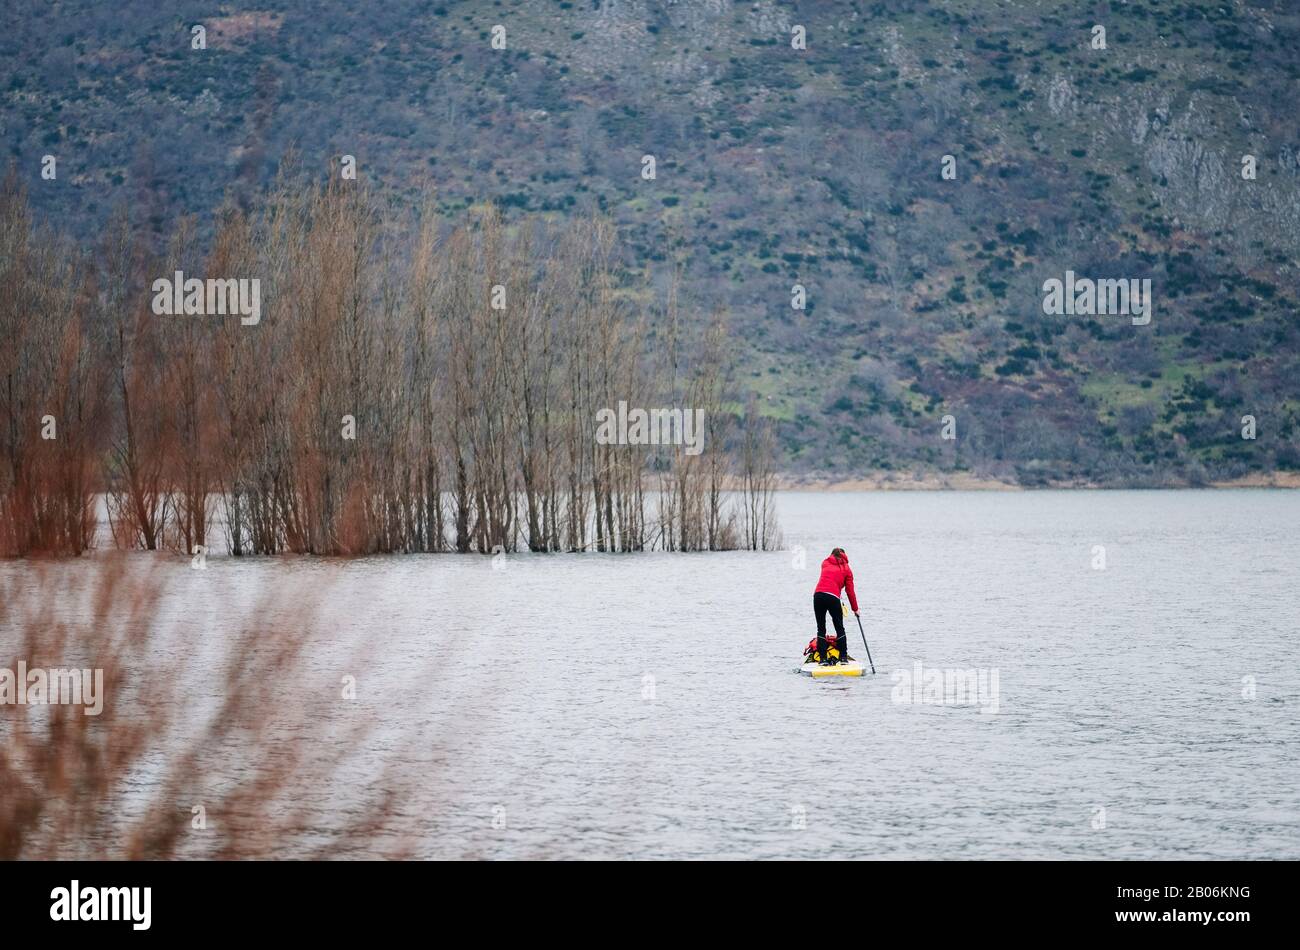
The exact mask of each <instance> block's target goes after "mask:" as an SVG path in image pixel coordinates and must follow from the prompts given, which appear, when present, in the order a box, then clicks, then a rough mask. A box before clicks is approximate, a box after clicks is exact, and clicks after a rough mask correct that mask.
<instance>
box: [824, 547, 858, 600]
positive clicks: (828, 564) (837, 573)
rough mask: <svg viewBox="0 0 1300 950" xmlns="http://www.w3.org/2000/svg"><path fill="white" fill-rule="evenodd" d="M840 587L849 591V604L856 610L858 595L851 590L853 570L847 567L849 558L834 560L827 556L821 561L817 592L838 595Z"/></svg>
mask: <svg viewBox="0 0 1300 950" xmlns="http://www.w3.org/2000/svg"><path fill="white" fill-rule="evenodd" d="M840 588H844V590H846V591H848V593H849V606H850V607H852V608H853V612H854V613H857V612H858V595H857V594H856V593H854V591H853V571H852V570H850V569H849V559H848V558H844V559H842V560H838V561H837V560H836V559H835V558H833V557H828V558H827V559H826V560H824V561H822V576H821V577H820V578H819V579H818V581H817V590H816V591H814V593H818V594H834V595H835V596H836V597H838V596H840Z"/></svg>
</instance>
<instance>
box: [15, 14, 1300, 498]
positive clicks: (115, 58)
mask: <svg viewBox="0 0 1300 950" xmlns="http://www.w3.org/2000/svg"><path fill="white" fill-rule="evenodd" d="M1085 8H1086V9H1087V12H1086V13H1085V12H1084V10H1085ZM6 12H7V17H6V20H7V27H8V28H7V29H6V31H5V32H4V34H3V36H0V147H3V150H4V155H5V159H6V161H8V160H12V161H14V162H15V163H16V164H17V167H18V169H19V172H20V175H21V176H22V178H23V180H24V182H25V183H26V185H27V188H28V191H29V194H30V200H31V204H32V207H33V209H34V211H35V214H36V216H37V219H38V220H39V221H41V222H43V223H47V224H49V225H51V226H52V227H54V228H56V229H58V230H63V231H67V232H70V233H72V234H75V235H77V236H78V237H79V238H80V239H82V240H83V241H92V240H95V239H96V236H97V235H98V234H99V232H100V229H101V228H102V227H103V226H104V224H105V222H106V221H107V220H108V219H109V216H110V214H111V213H112V211H113V209H114V208H115V207H116V206H118V205H119V204H122V203H126V205H127V206H128V207H129V209H130V213H131V214H132V216H133V217H134V218H135V220H136V221H137V222H139V223H141V224H142V225H144V226H145V227H147V228H150V229H152V231H153V232H154V234H155V236H156V240H157V242H158V243H159V244H160V245H161V244H162V243H163V242H164V241H165V240H166V237H167V235H168V233H169V232H170V229H171V227H172V226H173V222H174V220H175V218H176V216H177V215H178V214H180V213H191V214H196V215H199V216H200V220H201V223H202V225H203V226H204V227H206V226H207V225H209V224H210V222H211V220H212V219H211V215H212V213H213V211H214V210H215V209H216V208H218V207H219V206H220V204H221V203H222V201H223V200H224V199H226V198H227V197H228V196H229V197H230V198H232V199H233V200H235V201H248V200H249V199H250V196H251V195H253V194H254V193H255V192H257V191H258V190H260V189H261V188H263V187H264V186H265V185H266V184H267V183H268V182H270V181H271V180H272V179H273V178H274V176H275V174H276V171H277V168H278V167H279V165H280V163H281V161H282V160H283V159H284V157H285V156H286V155H288V154H290V153H291V152H296V153H297V155H298V157H299V161H301V162H302V164H304V165H305V166H307V167H310V168H314V169H319V172H320V174H321V175H324V174H326V173H327V172H328V171H330V170H331V169H332V168H336V167H337V162H338V157H339V156H340V155H344V154H347V155H354V156H355V157H356V159H357V164H358V169H359V174H360V176H361V177H364V178H365V179H367V180H368V181H369V182H371V183H372V184H374V185H376V186H378V187H379V189H380V193H381V194H382V195H383V196H384V199H385V201H387V202H388V203H390V204H391V205H392V206H401V205H402V204H403V203H406V202H412V201H415V200H416V199H417V197H418V195H419V194H420V191H421V189H422V188H423V187H424V186H425V185H432V186H433V187H434V188H435V189H436V193H437V195H438V199H439V202H440V207H441V210H442V212H443V213H444V214H445V215H446V216H447V217H448V218H449V219H452V220H454V219H456V218H457V217H458V216H459V215H462V214H463V213H464V212H465V210H466V209H468V208H469V207H470V206H471V205H473V204H475V203H477V202H480V201H483V200H485V199H492V200H494V201H495V202H496V203H498V204H499V206H500V207H501V208H502V209H503V211H504V213H505V214H506V216H507V219H509V218H511V217H512V216H519V215H522V214H524V213H540V214H543V215H549V216H554V217H566V216H568V215H570V214H574V213H578V212H584V211H588V210H593V209H598V210H601V211H603V212H605V213H606V214H608V215H609V216H610V217H611V218H612V220H613V221H614V222H615V224H616V225H617V226H618V229H619V234H620V241H621V253H622V255H623V257H624V261H625V264H626V265H627V266H628V267H629V268H630V269H636V270H645V271H648V273H649V275H650V277H651V280H652V283H653V285H654V286H657V287H658V288H660V289H661V290H662V289H664V288H666V287H667V285H668V283H669V281H670V279H671V272H672V269H673V267H674V266H680V267H681V269H682V290H681V294H682V296H683V298H686V299H689V300H691V301H692V302H693V303H694V304H695V305H696V307H697V308H698V310H699V312H708V311H709V310H710V309H712V308H714V307H717V306H722V307H725V308H726V309H727V311H728V313H729V315H730V316H729V332H730V335H731V355H732V356H733V358H734V360H735V363H736V368H735V373H736V377H735V379H736V383H737V384H738V387H739V388H743V389H747V390H751V391H755V392H757V393H758V394H759V395H760V397H761V405H762V408H763V412H764V413H765V414H767V415H769V416H770V417H772V418H774V419H777V420H779V422H780V427H779V435H780V442H781V446H782V453H783V467H784V468H785V469H787V470H788V471H790V472H794V473H811V474H819V475H827V476H840V477H849V476H855V477H856V476H861V475H862V474H864V473H866V472H879V471H913V470H925V471H930V472H934V471H952V470H961V471H971V472H975V473H978V474H981V475H991V476H996V477H1001V478H1004V479H1009V480H1014V481H1017V482H1019V483H1021V484H1026V485H1042V484H1051V483H1066V482H1074V481H1078V482H1089V483H1098V484H1108V485H1121V484H1137V485H1173V484H1201V483H1203V482H1205V481H1208V480H1220V479H1232V478H1242V477H1246V476H1251V475H1258V474H1260V473H1272V472H1278V471H1287V470H1290V471H1294V470H1300V320H1297V300H1298V299H1300V281H1298V280H1297V270H1296V255H1297V252H1298V251H1300V131H1298V130H1297V126H1296V123H1295V103H1296V101H1297V98H1298V94H1300V12H1297V11H1296V9H1295V7H1294V5H1293V4H1291V3H1290V2H1287V0H1276V2H1254V3H1247V2H1234V0H1213V2H1200V0H1195V2H1194V0H1184V2H1173V0H1164V2H1156V0H1134V2H1130V3H1112V4H1107V3H1094V4H1086V5H1085V4H1074V3H1058V2H1052V0H1018V2H1012V3H998V4H992V3H989V2H987V0H969V2H966V0H952V2H946V3H938V2H935V3H921V2H906V0H891V2H887V3H886V2H880V3H797V4H784V3H773V2H768V0H759V2H744V3H736V2H732V0H698V2H680V3H654V2H637V0H588V2H578V0H574V2H568V0H564V2H542V0H534V2H521V3H508V2H494V3H488V2H467V3H455V2H449V0H441V2H413V0H395V2H385V3H382V4H373V5H361V6H351V5H343V4H331V3H325V4H322V3H307V2H305V0H287V2H272V0H265V2H258V3H256V4H253V5H245V4H238V3H227V4H223V5H221V6H219V7H215V6H214V5H212V4H207V3H197V2H190V0H178V2H175V3H169V4H165V5H164V4H156V3H143V2H136V0H129V2H119V3H113V4H103V3H97V2H93V0H66V2H60V3H55V4H49V3H46V2H36V0H11V2H9V3H7V4H6ZM195 24H203V25H204V27H205V29H206V43H207V48H206V49H202V50H195V49H192V48H191V27H192V26H194V25H195ZM497 25H501V26H504V28H505V34H504V35H505V49H494V48H493V46H492V39H493V32H492V31H493V27H494V26H497ZM1096 25H1101V26H1103V27H1104V28H1105V31H1106V32H1105V48H1104V49H1100V48H1094V46H1095V40H1094V36H1095V33H1094V26H1096ZM796 26H802V27H804V28H805V30H806V39H807V48H806V49H793V48H791V36H792V28H793V27H796ZM45 155H53V156H55V157H56V159H57V178H56V179H54V180H52V181H51V180H44V179H43V178H42V176H41V169H42V157H43V156H45ZM647 155H649V156H653V157H654V159H655V163H654V164H655V175H654V178H653V180H647V179H646V178H645V177H643V174H642V171H643V167H644V166H643V156H647ZM945 156H950V157H951V161H950V162H949V163H947V168H948V169H949V170H950V171H951V173H952V175H951V176H950V177H945V175H944V174H943V170H944V168H945V160H944V159H945ZM1243 156H1252V157H1253V160H1254V166H1255V170H1256V173H1255V177H1254V178H1253V179H1251V178H1245V177H1243V167H1244V166H1243ZM1067 272H1072V273H1074V274H1076V275H1078V276H1079V277H1086V278H1092V279H1102V278H1115V279H1123V280H1126V281H1128V280H1136V281H1142V280H1150V281H1151V287H1152V297H1151V303H1152V307H1151V319H1150V321H1149V323H1146V324H1145V325H1139V324H1135V322H1134V321H1133V320H1131V319H1130V317H1129V316H1128V315H1126V314H1096V315H1087V314H1072V313H1062V314H1047V313H1045V312H1044V291H1043V286H1044V282H1045V281H1048V280H1051V279H1064V278H1065V276H1066V274H1067ZM796 284H798V285H801V286H802V287H803V288H805V289H806V295H807V303H806V308H805V309H803V310H796V309H793V308H792V306H791V300H792V287H793V286H794V285H796ZM648 345H650V346H653V345H654V338H653V336H652V337H651V339H650V340H649V341H648ZM945 416H951V417H952V419H951V423H952V429H953V432H954V434H955V436H956V438H955V439H951V440H949V439H944V438H942V436H941V432H942V430H943V427H944V417H945ZM1245 416H1251V417H1253V419H1254V420H1255V427H1256V437H1255V438H1254V439H1246V438H1243V437H1242V429H1243V421H1242V420H1243V417H1245Z"/></svg>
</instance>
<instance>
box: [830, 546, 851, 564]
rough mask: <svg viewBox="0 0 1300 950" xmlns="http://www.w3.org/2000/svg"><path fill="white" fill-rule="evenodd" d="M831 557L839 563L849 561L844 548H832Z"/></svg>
mask: <svg viewBox="0 0 1300 950" xmlns="http://www.w3.org/2000/svg"><path fill="white" fill-rule="evenodd" d="M831 557H833V558H835V560H837V561H847V560H848V558H847V557H846V556H845V554H844V549H843V548H831Z"/></svg>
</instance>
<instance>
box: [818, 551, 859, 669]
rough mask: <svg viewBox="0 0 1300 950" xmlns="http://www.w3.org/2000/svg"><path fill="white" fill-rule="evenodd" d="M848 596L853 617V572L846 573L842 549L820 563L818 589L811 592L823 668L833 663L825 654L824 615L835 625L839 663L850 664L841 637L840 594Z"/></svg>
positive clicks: (855, 597)
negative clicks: (829, 616)
mask: <svg viewBox="0 0 1300 950" xmlns="http://www.w3.org/2000/svg"><path fill="white" fill-rule="evenodd" d="M841 590H844V591H846V592H847V593H848V595H849V606H850V607H852V608H853V615H854V616H855V617H856V616H857V615H858V595H857V593H856V592H855V591H854V590H853V571H852V570H850V569H849V557H848V555H847V554H845V553H844V549H843V548H836V549H835V550H833V551H831V556H830V557H828V558H827V559H826V560H824V561H822V576H821V577H820V578H818V580H817V589H816V590H815V591H814V592H813V614H814V615H816V617H817V652H818V654H820V655H821V658H822V663H823V664H830V663H832V662H833V661H832V660H831V658H830V655H829V653H828V651H827V644H826V615H827V614H830V615H831V621H832V622H833V623H834V624H835V648H836V649H837V650H838V651H839V654H840V660H839V661H840V662H841V663H849V662H851V661H852V660H853V657H851V656H849V651H848V639H847V638H846V637H845V636H844V608H843V607H841V606H840V591H841Z"/></svg>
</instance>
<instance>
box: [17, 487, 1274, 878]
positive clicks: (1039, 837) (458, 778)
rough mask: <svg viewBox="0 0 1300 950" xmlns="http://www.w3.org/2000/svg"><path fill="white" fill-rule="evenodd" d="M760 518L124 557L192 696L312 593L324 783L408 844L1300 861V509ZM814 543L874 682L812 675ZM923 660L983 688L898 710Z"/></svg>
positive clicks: (1135, 504)
mask: <svg viewBox="0 0 1300 950" xmlns="http://www.w3.org/2000/svg"><path fill="white" fill-rule="evenodd" d="M779 507H780V515H781V521H782V527H783V530H784V533H785V537H786V541H787V550H785V551H782V552H773V553H740V552H736V553H724V554H644V555H596V554H582V555H547V556H534V555H526V554H523V555H517V556H509V557H506V558H504V559H498V560H496V561H494V560H493V559H491V558H487V557H473V556H454V555H447V556H405V557H381V558H367V559H361V560H356V561H349V562H340V561H328V560H320V559H295V558H292V557H286V558H282V559H260V558H259V559H242V560H237V559H230V558H212V559H211V560H210V561H209V562H208V568H207V570H206V571H192V570H190V569H189V567H188V562H187V561H186V560H184V559H180V558H174V557H165V556H153V555H138V556H133V560H134V561H136V562H137V563H142V564H155V563H157V564H161V565H162V569H163V570H164V571H165V572H167V579H166V582H165V586H164V590H165V597H164V600H163V604H162V607H161V618H160V619H161V620H162V621H163V623H164V625H165V626H169V627H175V628H176V629H177V630H182V629H183V630H184V633H183V634H181V633H177V634H176V636H184V637H185V641H184V646H183V648H182V647H179V646H178V647H174V648H173V649H175V651H176V652H177V654H178V655H182V656H185V655H189V656H190V657H192V661H191V662H189V664H188V666H187V670H188V674H187V675H189V676H190V677H191V678H192V683H193V688H194V689H195V690H196V691H198V692H199V693H203V692H204V691H205V689H209V690H210V689H211V686H210V684H209V685H208V687H205V685H204V670H205V669H206V667H205V666H204V663H203V662H202V660H201V659H200V658H201V656H202V655H203V652H204V650H205V649H207V648H208V647H210V645H211V644H212V643H214V642H224V641H226V640H228V639H229V638H230V637H232V636H233V635H234V633H235V629H234V628H235V627H236V626H238V625H239V624H244V623H247V622H249V617H250V615H251V612H252V611H253V610H254V605H255V604H257V603H258V602H259V599H260V598H262V597H263V596H264V595H266V594H267V593H268V592H270V591H274V590H277V589H289V588H291V587H292V586H294V585H295V584H299V583H301V582H302V581H303V580H304V578H306V579H308V580H310V581H312V589H313V590H316V591H317V593H314V594H312V595H311V601H312V602H311V603H310V604H306V603H303V604H300V605H296V607H295V609H296V608H297V607H301V608H302V609H303V610H304V616H305V615H306V612H307V610H306V609H307V608H308V607H314V608H315V617H316V624H315V630H314V632H313V635H312V641H311V646H310V649H309V656H308V660H309V663H308V667H309V671H308V672H309V675H310V676H313V677H317V678H318V680H319V683H320V684H321V685H320V695H321V696H322V697H328V700H327V699H325V698H322V700H321V704H322V716H324V717H325V718H326V719H329V718H330V717H339V718H346V717H347V716H357V715H362V716H365V717H373V721H374V725H375V729H374V731H373V733H372V734H371V735H370V736H369V737H368V738H367V739H366V740H365V742H364V743H363V745H362V746H361V747H360V748H359V749H358V750H357V751H356V754H355V755H354V756H352V758H351V765H352V771H351V772H349V773H348V774H346V775H345V774H343V773H340V774H339V778H338V781H339V782H340V783H350V782H363V783H364V782H365V781H366V776H367V775H373V774H374V773H375V772H376V771H377V770H378V769H379V767H380V766H381V765H388V766H390V767H396V768H398V769H399V770H400V771H402V772H403V773H404V774H406V775H408V776H414V777H416V778H417V779H418V783H419V792H418V794H417V795H416V796H415V798H414V799H413V800H411V801H410V802H408V803H407V805H406V806H404V807H403V808H402V810H401V813H400V815H399V819H400V822H401V824H402V826H403V829H404V831H405V832H406V833H407V834H408V835H410V836H411V840H412V847H413V853H414V854H416V855H418V856H421V857H457V856H476V857H503V858H505V857H509V858H520V857H555V858H595V857H637V858H704V857H719V858H815V857H831V856H833V857H841V858H885V857H897V858H945V857H947V858H1028V857H1036V858H1037V857H1042V858H1054V857H1060V858H1189V859H1190V858H1291V859H1295V858H1300V764H1298V763H1297V752H1298V751H1300V745H1298V743H1300V715H1298V714H1300V662H1297V661H1298V660H1300V629H1298V628H1300V584H1298V583H1297V565H1300V536H1298V535H1297V531H1296V528H1297V526H1298V525H1300V493H1287V492H1280V491H1245V490H1243V491H1219V492H1190V491H1189V492H1181V491H1179V492H1056V491H1053V492H1033V493H959V492H954V493H935V492H916V493H901V492H900V493H884V492H877V493H861V494H857V493H854V494H848V493H845V494H836V493H832V494H828V493H785V494H782V495H781V496H780V498H779ZM835 545H840V546H843V547H844V548H845V549H846V550H847V552H848V554H849V557H850V560H851V563H852V566H853V569H854V572H855V574H856V577H857V582H858V592H859V598H860V600H861V601H862V620H863V623H864V625H865V628H866V634H867V638H868V641H869V643H870V647H871V654H872V657H873V658H874V661H875V666H876V669H877V670H878V675H876V676H874V677H872V676H870V675H868V676H866V677H864V678H863V679H860V680H853V679H841V680H826V681H813V680H811V679H809V678H808V677H805V676H801V675H798V674H797V673H796V667H797V665H798V662H799V659H800V653H801V651H802V649H803V646H804V644H805V643H806V642H807V641H808V639H809V637H810V635H811V632H812V629H813V624H812V612H811V599H812V589H813V586H814V584H815V582H816V579H817V568H818V564H819V562H820V560H821V559H822V558H823V557H825V556H826V553H827V552H828V551H829V550H830V548H831V547H833V546H835ZM799 548H802V549H805V550H806V552H807V553H806V555H804V556H803V557H800V552H799ZM1101 549H1104V551H1102V550H1101ZM99 556H100V555H97V557H99ZM1102 557H1104V568H1100V567H1099V565H1100V564H1101V563H1102V561H1101V558H1102ZM32 570H33V569H32V568H31V567H30V566H27V565H23V564H16V563H8V564H0V572H7V573H9V574H12V573H14V572H18V573H20V574H21V573H22V572H24V571H28V572H30V571H32ZM55 570H56V571H58V572H60V576H61V577H62V576H63V575H66V588H67V589H68V590H72V589H75V588H76V586H77V583H78V579H77V577H76V574H77V573H78V572H82V571H86V570H87V568H86V565H85V562H84V561H83V562H80V563H71V564H60V565H58V566H56V568H55ZM70 603H76V601H75V598H74V599H72V600H71V601H70ZM67 609H69V610H74V611H75V610H79V609H84V608H83V607H69V608H67ZM290 615H292V614H290ZM848 619H849V622H850V623H852V618H851V617H850V618H848ZM850 630H851V636H852V640H851V641H850V643H851V647H852V649H853V652H854V654H855V655H857V656H859V657H861V656H862V655H863V653H862V644H861V639H860V637H859V636H858V632H857V630H856V627H850ZM358 644H362V645H363V646H364V649H365V660H364V662H361V661H358V660H357V659H356V657H357V656H358ZM187 651H188V652H187ZM6 652H7V651H6ZM917 663H920V664H921V665H922V666H921V670H922V672H923V673H924V671H927V670H937V671H940V672H942V671H945V670H959V671H966V670H975V671H979V672H980V674H981V675H982V676H983V677H984V680H983V684H984V686H985V688H986V691H984V692H981V693H980V694H978V696H977V697H975V699H976V701H975V702H951V701H950V702H946V703H936V702H916V701H912V702H908V701H904V700H908V699H913V700H915V699H918V698H921V699H924V698H926V696H925V694H924V693H923V692H922V691H921V690H920V689H919V688H918V690H917V691H916V692H915V693H914V692H913V691H912V690H911V689H908V690H903V689H902V684H901V674H900V673H898V671H906V672H907V673H909V674H913V673H914V672H915V671H916V666H915V664H917ZM349 673H352V674H353V675H356V677H357V690H358V699H357V701H356V702H355V703H353V704H351V705H350V706H348V707H347V708H348V709H349V710H350V711H348V712H345V713H340V712H338V710H337V707H339V706H340V703H338V702H335V701H334V700H333V697H334V696H335V695H336V692H337V685H336V684H337V683H338V682H339V678H340V676H342V675H348V674H349ZM995 685H996V694H993V693H992V690H993V688H994V686H995ZM929 698H931V699H934V698H936V697H934V696H930V697H929ZM940 698H942V697H940ZM954 698H955V699H958V700H970V699H971V698H972V697H970V696H969V695H967V696H958V697H952V696H951V695H950V696H949V697H948V699H949V700H952V699H954ZM412 736H418V738H417V739H412V738H411V737H412ZM286 741H290V742H292V741H308V740H305V739H302V738H300V737H299V738H296V739H295V737H293V736H289V737H287V738H286ZM334 791H338V790H337V789H335V790H334ZM322 794H327V795H328V794H331V792H330V791H328V790H327V791H326V792H323V793H322ZM340 807H346V806H340Z"/></svg>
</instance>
